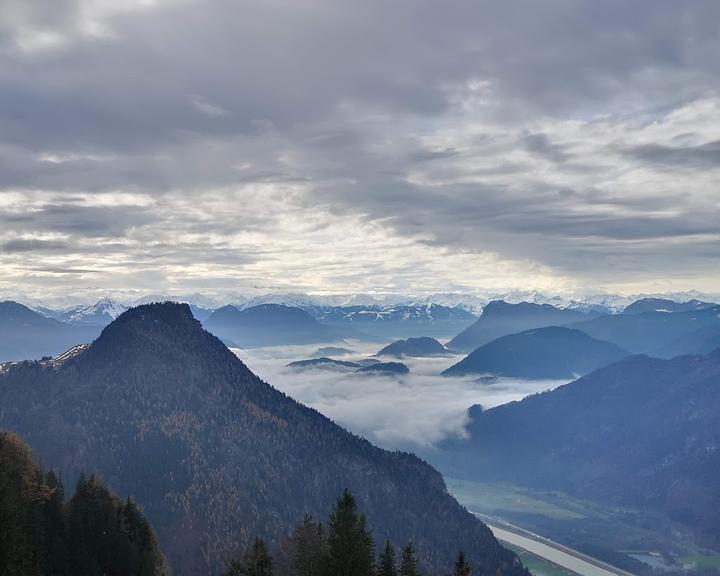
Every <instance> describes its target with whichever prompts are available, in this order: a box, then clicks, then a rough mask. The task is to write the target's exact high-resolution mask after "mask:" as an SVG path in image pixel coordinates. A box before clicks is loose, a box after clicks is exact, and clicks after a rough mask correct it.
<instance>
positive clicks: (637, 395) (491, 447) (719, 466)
mask: <svg viewBox="0 0 720 576" xmlns="http://www.w3.org/2000/svg"><path fill="white" fill-rule="evenodd" d="M470 417H471V422H470V424H469V425H468V427H467V431H468V435H469V436H468V439H466V440H458V441H453V442H447V443H446V444H445V445H443V446H442V447H441V449H440V450H439V451H438V452H437V453H436V454H435V455H434V456H432V457H433V458H436V460H435V462H436V463H438V464H439V465H440V466H441V469H443V470H444V471H445V472H447V473H449V474H452V475H454V476H458V475H461V476H462V477H465V478H471V479H475V480H483V481H510V482H514V483H517V484H520V485H526V486H532V487H540V488H549V489H553V490H563V491H566V492H569V493H571V494H574V495H578V496H581V497H583V498H590V499H597V500H601V501H603V502H606V503H611V504H621V505H627V506H632V507H645V508H648V509H652V510H656V511H660V512H663V513H666V514H668V515H670V516H671V517H673V518H675V519H676V520H678V521H681V522H684V523H686V524H688V525H689V526H691V527H693V528H694V529H695V530H697V531H698V532H699V533H702V534H704V536H705V537H706V539H708V540H710V541H711V542H712V544H713V545H720V538H718V536H719V535H720V483H718V478H720V426H718V421H719V419H720V351H716V352H714V353H712V354H710V355H707V356H680V357H677V358H674V359H671V360H661V359H656V358H650V357H647V356H630V357H628V358H626V359H624V360H621V361H620V362H617V363H615V364H612V365H610V366H608V367H605V368H601V369H600V370H597V371H595V372H593V373H592V374H589V375H587V376H585V377H583V378H580V379H579V380H576V381H575V382H572V383H570V384H567V385H565V386H562V387H560V388H557V389H555V390H554V391H552V392H546V393H543V394H537V395H534V396H530V397H528V398H526V399H524V400H522V401H520V402H512V403H510V404H506V405H503V406H499V407H497V408H493V409H491V410H487V411H485V412H483V410H482V409H481V408H480V407H474V408H473V409H471V411H470Z"/></svg>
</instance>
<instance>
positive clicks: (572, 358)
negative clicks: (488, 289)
mask: <svg viewBox="0 0 720 576" xmlns="http://www.w3.org/2000/svg"><path fill="white" fill-rule="evenodd" d="M628 354H629V353H628V352H627V351H626V350H623V349H622V348H620V347H619V346H616V345H615V344H611V343H610V342H604V341H602V340H596V339H595V338H592V337H591V336H588V335H587V334H585V333H584V332H581V331H580V330H573V329H571V328H562V327H559V326H550V327H547V328H537V329H535V330H527V331H525V332H520V333H519V334H511V335H509V336H503V337H502V338H498V339H497V340H493V341H492V342H489V343H488V344H485V345H484V346H481V347H480V348H478V349H477V350H475V351H473V352H471V353H470V354H469V355H468V356H466V357H465V358H463V359H462V360H461V361H460V362H458V363H457V364H455V365H453V366H451V367H450V368H448V369H447V370H445V371H444V372H443V375H444V376H462V375H465V374H494V375H495V376H512V377H516V378H528V379H542V378H558V379H559V378H573V377H577V376H579V375H581V374H587V373H588V372H592V371H593V370H596V369H597V368H600V367H602V366H606V365H607V364H610V363H612V362H616V361H618V360H620V359H621V358H624V357H625V356H627V355H628Z"/></svg>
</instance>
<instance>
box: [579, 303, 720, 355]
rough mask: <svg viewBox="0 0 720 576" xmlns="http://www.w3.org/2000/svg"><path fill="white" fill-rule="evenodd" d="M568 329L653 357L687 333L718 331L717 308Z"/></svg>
mask: <svg viewBox="0 0 720 576" xmlns="http://www.w3.org/2000/svg"><path fill="white" fill-rule="evenodd" d="M571 327H572V328H577V329H578V330H582V331H583V332H586V333H587V334H590V336H592V337H594V338H598V339H600V340H607V341H609V342H613V343H615V344H617V345H618V346H621V347H622V348H625V349H627V350H630V352H634V353H643V354H644V353H648V354H653V353H655V351H656V350H658V349H661V348H663V347H665V346H669V345H671V344H672V343H673V342H675V341H676V340H678V339H680V338H682V337H684V336H685V335H687V334H690V333H691V332H695V331H697V330H700V329H702V328H709V327H720V306H718V305H713V306H711V307H709V308H701V309H699V310H690V311H687V312H657V311H651V312H639V313H637V314H615V315H611V316H599V317H598V318H593V319H592V320H587V321H584V322H578V323H574V324H572V326H571ZM691 351H692V350H691Z"/></svg>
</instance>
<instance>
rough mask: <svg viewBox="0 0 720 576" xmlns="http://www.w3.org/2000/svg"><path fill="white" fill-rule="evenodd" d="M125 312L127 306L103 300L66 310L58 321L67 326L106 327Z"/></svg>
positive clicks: (106, 299) (107, 299) (108, 299)
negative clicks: (65, 323)
mask: <svg viewBox="0 0 720 576" xmlns="http://www.w3.org/2000/svg"><path fill="white" fill-rule="evenodd" d="M125 310H127V306H125V305H123V304H121V303H120V302H117V301H115V300H111V299H110V298H103V299H102V300H99V301H98V302H96V303H95V304H91V305H89V306H78V307H76V308H72V309H70V310H67V311H66V312H65V313H64V314H63V315H62V316H61V317H60V320H62V321H63V322H67V323H68V324H80V325H84V326H88V325H89V326H107V325H108V324H110V322H112V321H113V320H115V318H117V317H118V316H119V315H120V314H122V313H123V312H125Z"/></svg>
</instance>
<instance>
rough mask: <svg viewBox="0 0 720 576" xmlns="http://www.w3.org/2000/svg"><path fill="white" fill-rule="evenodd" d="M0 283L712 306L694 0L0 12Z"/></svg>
mask: <svg viewBox="0 0 720 576" xmlns="http://www.w3.org/2000/svg"><path fill="white" fill-rule="evenodd" d="M0 87H1V89H0V267H1V269H2V274H1V275H0V293H15V294H18V295H28V296H42V295H57V294H67V293H73V294H79V293H82V292H83V291H91V290H94V291H97V290H107V291H112V290H127V289H133V290H139V291H146V292H153V293H157V292H162V291H168V292H173V291H184V292H197V291H201V292H202V291H206V292H213V293H222V292H230V291H231V292H235V293H241V292H244V291H247V292H250V291H264V292H273V291H295V292H308V293H329V294H332V293H360V292H367V291H379V292H382V291H387V292H399V293H403V292H408V293H416V294H418V293H432V292H447V291H468V292H472V291H474V290H478V289H487V290H511V289H537V290H543V291H545V292H582V291H589V290H594V291H606V292H616V293H623V294H626V293H640V292H648V293H650V292H662V291H677V290H690V289H697V290H701V291H706V292H715V293H718V292H720V3H718V2H717V1H716V0H707V1H701V0H685V1H683V2H678V1H677V0H637V1H634V2H628V1H627V0H603V1H602V2H598V1H597V0H592V1H590V0H544V1H543V2H537V1H536V0H503V1H502V2H500V1H498V0H495V1H492V2H490V1H487V0H451V1H449V2H429V1H427V0H393V1H387V0H382V1H379V0H340V1H338V0H257V1H256V0H246V1H237V0H202V1H200V0H197V1H193V0H155V1H150V0H126V1H124V2H116V1H115V0H33V1H31V2H27V1H26V0H3V2H1V3H0Z"/></svg>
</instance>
